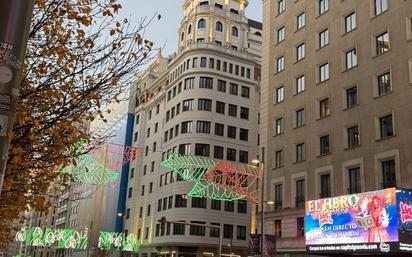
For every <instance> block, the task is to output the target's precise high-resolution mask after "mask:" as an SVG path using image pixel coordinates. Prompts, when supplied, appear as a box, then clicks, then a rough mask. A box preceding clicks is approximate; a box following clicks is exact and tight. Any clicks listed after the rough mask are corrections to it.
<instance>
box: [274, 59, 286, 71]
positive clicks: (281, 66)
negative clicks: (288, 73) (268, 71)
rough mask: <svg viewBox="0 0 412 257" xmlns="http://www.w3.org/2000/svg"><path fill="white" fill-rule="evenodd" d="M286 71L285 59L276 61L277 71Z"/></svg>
mask: <svg viewBox="0 0 412 257" xmlns="http://www.w3.org/2000/svg"><path fill="white" fill-rule="evenodd" d="M284 69H285V57H283V56H281V57H279V58H277V59H276V71H277V72H281V71H283V70H284Z"/></svg>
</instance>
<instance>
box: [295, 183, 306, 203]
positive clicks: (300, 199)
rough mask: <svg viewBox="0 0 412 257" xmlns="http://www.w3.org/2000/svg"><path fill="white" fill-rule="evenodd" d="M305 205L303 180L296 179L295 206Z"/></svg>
mask: <svg viewBox="0 0 412 257" xmlns="http://www.w3.org/2000/svg"><path fill="white" fill-rule="evenodd" d="M304 206H305V180H304V179H299V180H296V207H298V208H302V207H304Z"/></svg>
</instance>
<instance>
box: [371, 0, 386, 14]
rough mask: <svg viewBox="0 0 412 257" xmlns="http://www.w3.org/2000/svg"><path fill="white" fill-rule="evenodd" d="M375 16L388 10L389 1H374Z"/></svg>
mask: <svg viewBox="0 0 412 257" xmlns="http://www.w3.org/2000/svg"><path fill="white" fill-rule="evenodd" d="M373 3H374V7H375V15H379V14H381V13H383V12H384V11H386V10H388V0H373Z"/></svg>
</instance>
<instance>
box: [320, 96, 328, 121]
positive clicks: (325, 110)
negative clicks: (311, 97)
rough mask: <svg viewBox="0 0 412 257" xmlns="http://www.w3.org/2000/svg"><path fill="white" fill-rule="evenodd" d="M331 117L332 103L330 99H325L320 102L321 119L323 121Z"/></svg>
mask: <svg viewBox="0 0 412 257" xmlns="http://www.w3.org/2000/svg"><path fill="white" fill-rule="evenodd" d="M329 115H330V103H329V98H325V99H323V100H321V101H319V117H320V118H321V119H323V118H325V117H328V116H329Z"/></svg>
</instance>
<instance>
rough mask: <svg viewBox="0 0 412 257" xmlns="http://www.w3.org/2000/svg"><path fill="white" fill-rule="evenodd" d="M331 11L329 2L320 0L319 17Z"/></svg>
mask: <svg viewBox="0 0 412 257" xmlns="http://www.w3.org/2000/svg"><path fill="white" fill-rule="evenodd" d="M328 10H329V0H319V15H322V14H324V13H325V12H327V11H328Z"/></svg>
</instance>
